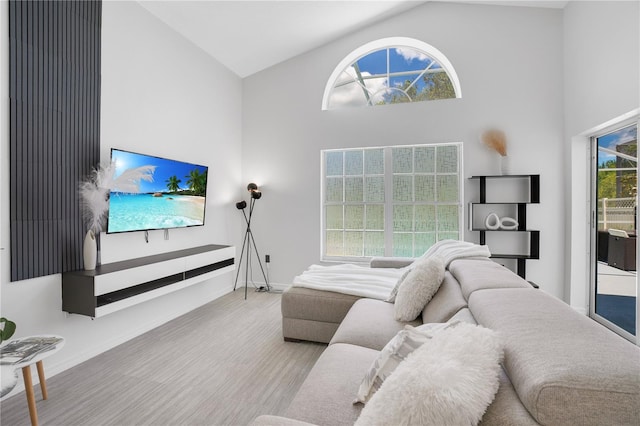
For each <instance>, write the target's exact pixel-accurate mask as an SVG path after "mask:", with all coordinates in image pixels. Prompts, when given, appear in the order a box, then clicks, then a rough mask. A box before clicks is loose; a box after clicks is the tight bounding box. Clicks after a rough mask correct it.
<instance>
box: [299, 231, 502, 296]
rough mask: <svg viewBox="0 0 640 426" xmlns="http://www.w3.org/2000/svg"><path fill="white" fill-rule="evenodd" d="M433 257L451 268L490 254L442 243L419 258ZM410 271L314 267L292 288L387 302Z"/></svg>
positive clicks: (473, 246)
mask: <svg viewBox="0 0 640 426" xmlns="http://www.w3.org/2000/svg"><path fill="white" fill-rule="evenodd" d="M431 256H440V257H441V258H442V260H443V262H444V264H445V267H448V266H449V263H451V262H452V261H453V260H455V259H461V258H464V257H489V256H491V253H490V252H489V248H488V247H487V246H479V245H477V244H473V243H468V242H465V241H457V240H442V241H439V242H437V243H435V244H434V245H433V246H431V248H429V250H427V251H426V252H425V254H423V255H422V256H420V258H419V259H424V258H426V257H431ZM408 268H411V265H409V266H406V267H404V268H370V267H368V266H358V265H351V264H344V265H333V266H321V265H311V266H310V267H309V269H307V270H306V271H304V272H303V273H302V274H301V275H298V276H297V277H295V278H294V279H293V286H294V287H305V288H311V289H315V290H324V291H334V292H336V293H343V294H351V295H354V296H362V297H368V298H371V299H378V300H386V299H387V298H388V297H389V294H390V293H391V290H393V287H395V285H396V283H397V282H398V280H399V279H400V277H401V276H402V274H404V272H405V271H406V270H407V269H408Z"/></svg>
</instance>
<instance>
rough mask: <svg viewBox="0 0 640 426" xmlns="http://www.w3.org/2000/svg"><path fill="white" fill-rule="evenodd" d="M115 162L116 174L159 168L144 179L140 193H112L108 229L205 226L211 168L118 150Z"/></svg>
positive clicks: (113, 157) (137, 229) (136, 229)
mask: <svg viewBox="0 0 640 426" xmlns="http://www.w3.org/2000/svg"><path fill="white" fill-rule="evenodd" d="M111 161H112V162H113V163H114V164H115V174H116V176H119V175H120V174H122V172H124V171H125V170H128V169H135V168H137V167H142V166H153V167H155V169H154V171H153V180H152V181H151V182H147V181H141V182H140V192H138V193H135V194H130V193H121V192H116V191H112V192H111V193H110V195H109V222H108V227H107V230H108V231H107V232H127V231H140V230H146V229H166V228H182V227H187V226H198V225H204V211H205V197H206V191H207V167H205V166H198V165H194V164H189V163H184V162H181V161H175V160H170V159H165V158H158V157H153V156H149V155H143V154H137V153H133V152H127V151H120V150H115V149H114V150H112V152H111Z"/></svg>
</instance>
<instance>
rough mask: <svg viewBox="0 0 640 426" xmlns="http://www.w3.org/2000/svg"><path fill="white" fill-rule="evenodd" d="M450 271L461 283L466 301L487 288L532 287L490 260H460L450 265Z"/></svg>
mask: <svg viewBox="0 0 640 426" xmlns="http://www.w3.org/2000/svg"><path fill="white" fill-rule="evenodd" d="M449 271H451V274H452V275H453V276H454V277H455V279H456V280H458V282H459V283H460V288H461V289H462V296H463V297H464V300H467V301H468V300H469V296H470V295H471V293H473V292H474V291H477V290H483V289H487V288H531V285H530V284H529V283H528V282H526V281H525V280H524V279H523V278H521V277H520V276H518V275H516V274H514V273H513V272H512V271H511V270H509V269H507V268H505V267H504V266H502V265H500V264H498V263H496V262H494V261H492V260H490V259H458V260H454V261H453V262H451V263H450V264H449Z"/></svg>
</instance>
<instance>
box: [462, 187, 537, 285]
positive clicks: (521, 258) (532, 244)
mask: <svg viewBox="0 0 640 426" xmlns="http://www.w3.org/2000/svg"><path fill="white" fill-rule="evenodd" d="M469 179H472V180H478V181H479V184H480V202H478V203H469V205H470V209H469V229H470V230H471V231H477V232H479V233H480V244H481V245H485V244H486V238H487V232H512V233H526V234H528V235H529V252H528V253H527V254H511V253H492V254H491V257H492V258H497V259H515V260H516V262H517V269H516V273H517V274H518V275H520V276H521V277H522V278H525V277H526V261H527V260H531V259H540V231H538V230H533V229H528V228H527V205H529V204H538V203H540V175H491V176H471V177H470V178H469ZM502 179H528V181H529V199H528V200H527V201H515V202H508V201H500V202H492V201H487V184H488V181H491V180H502ZM490 204H495V205H501V206H504V205H513V206H515V207H516V211H517V216H516V218H515V219H516V220H517V221H518V228H517V229H513V230H511V229H510V230H505V229H495V230H493V229H486V228H478V227H474V226H473V222H474V221H473V216H474V209H473V206H474V205H490Z"/></svg>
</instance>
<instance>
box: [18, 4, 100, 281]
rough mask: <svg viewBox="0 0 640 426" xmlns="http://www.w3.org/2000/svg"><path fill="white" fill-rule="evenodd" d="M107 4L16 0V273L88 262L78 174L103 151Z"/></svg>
mask: <svg viewBox="0 0 640 426" xmlns="http://www.w3.org/2000/svg"><path fill="white" fill-rule="evenodd" d="M101 25H102V3H101V1H100V0H84V1H73V2H65V1H15V0H10V1H9V43H10V45H9V86H10V87H9V96H10V120H9V123H10V139H9V140H10V148H9V149H10V161H11V165H10V184H9V185H10V186H9V187H10V191H11V194H10V202H11V206H10V221H11V280H12V281H18V280H23V279H28V278H35V277H39V276H44V275H50V274H55V273H60V272H64V271H69V270H74V269H80V268H81V267H82V243H83V239H84V232H85V229H84V224H83V223H82V214H81V210H80V204H79V199H78V193H77V189H78V183H79V180H80V179H82V178H84V177H85V176H87V175H88V174H89V172H90V171H91V168H92V167H94V166H95V165H96V164H97V163H98V161H99V159H100V44H101Z"/></svg>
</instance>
